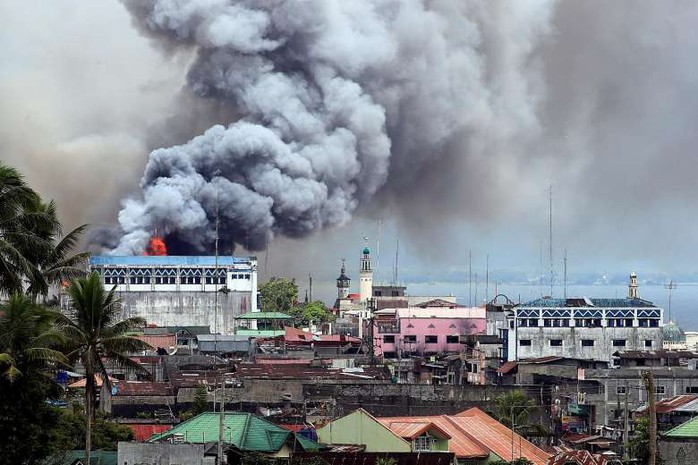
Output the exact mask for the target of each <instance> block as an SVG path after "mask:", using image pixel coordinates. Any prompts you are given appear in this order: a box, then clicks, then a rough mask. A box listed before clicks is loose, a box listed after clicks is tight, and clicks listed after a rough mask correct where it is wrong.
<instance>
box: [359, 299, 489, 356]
mask: <svg viewBox="0 0 698 465" xmlns="http://www.w3.org/2000/svg"><path fill="white" fill-rule="evenodd" d="M374 315H375V317H374V319H373V339H374V341H375V350H376V355H383V356H384V357H386V358H398V357H408V356H414V355H420V356H423V355H435V354H439V353H444V352H461V351H462V350H463V348H464V346H463V344H464V343H465V340H464V339H463V338H462V337H461V336H468V335H476V334H483V333H484V332H485V309H484V308H483V307H463V306H461V305H457V304H455V303H453V302H448V301H445V300H440V299H436V300H432V301H429V302H424V303H422V304H421V305H418V306H414V307H407V308H387V309H383V310H378V311H376V312H375V313H374Z"/></svg>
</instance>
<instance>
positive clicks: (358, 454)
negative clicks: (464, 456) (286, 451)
mask: <svg viewBox="0 0 698 465" xmlns="http://www.w3.org/2000/svg"><path fill="white" fill-rule="evenodd" d="M355 449H357V447H356V446H337V447H333V448H332V449H331V451H329V452H320V453H312V454H310V453H306V452H300V453H298V452H297V453H295V454H293V457H294V458H295V459H300V461H301V463H312V462H314V461H315V460H317V459H318V458H319V459H321V461H322V463H326V464H328V465H366V464H369V463H378V461H379V459H392V460H394V462H395V465H451V464H453V454H452V453H450V452H429V453H426V454H415V453H413V452H362V451H357V450H355Z"/></svg>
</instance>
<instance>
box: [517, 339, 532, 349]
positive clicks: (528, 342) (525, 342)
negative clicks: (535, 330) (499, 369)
mask: <svg viewBox="0 0 698 465" xmlns="http://www.w3.org/2000/svg"><path fill="white" fill-rule="evenodd" d="M519 345H520V346H526V347H530V346H531V340H530V339H520V340H519Z"/></svg>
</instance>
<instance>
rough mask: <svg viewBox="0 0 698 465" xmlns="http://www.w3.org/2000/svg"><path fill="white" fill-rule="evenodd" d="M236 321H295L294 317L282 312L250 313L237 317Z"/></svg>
mask: <svg viewBox="0 0 698 465" xmlns="http://www.w3.org/2000/svg"><path fill="white" fill-rule="evenodd" d="M235 319H236V320H293V319H294V317H293V316H291V315H288V314H286V313H281V312H249V313H244V314H242V315H238V316H236V317H235Z"/></svg>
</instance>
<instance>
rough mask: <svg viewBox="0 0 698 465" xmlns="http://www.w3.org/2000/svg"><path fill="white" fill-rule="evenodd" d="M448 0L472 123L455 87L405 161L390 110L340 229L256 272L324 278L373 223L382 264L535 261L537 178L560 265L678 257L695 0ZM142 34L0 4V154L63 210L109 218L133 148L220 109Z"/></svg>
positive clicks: (59, 12) (686, 246)
mask: <svg viewBox="0 0 698 465" xmlns="http://www.w3.org/2000/svg"><path fill="white" fill-rule="evenodd" d="M366 3H367V4H369V3H371V2H366ZM450 3H453V5H457V4H460V3H462V4H463V5H467V7H465V6H463V7H462V8H461V6H457V7H455V6H453V5H451V6H452V7H453V8H457V9H458V10H459V11H458V14H455V15H453V17H454V18H456V19H451V20H450V21H451V22H450V23H449V27H451V28H454V27H455V28H459V23H458V22H457V21H463V28H466V27H474V28H475V30H476V32H477V37H478V40H477V41H476V44H475V45H473V46H472V51H473V53H475V54H478V56H477V57H476V58H477V59H478V63H480V64H481V65H482V70H481V75H480V77H479V79H481V83H482V85H483V92H485V91H486V92H488V93H489V94H490V95H494V94H496V95H499V100H497V99H494V100H493V101H491V102H489V103H488V104H489V105H491V107H492V108H491V109H490V116H489V119H487V121H484V120H478V118H479V117H480V116H479V114H478V113H476V112H473V111H471V110H470V109H469V105H470V102H469V101H468V100H467V97H468V96H469V95H471V94H465V96H460V95H459V96H458V97H459V98H464V99H465V100H464V103H463V107H462V108H463V109H462V112H461V111H456V112H455V113H454V114H453V116H452V117H453V118H455V119H458V118H460V116H459V115H462V117H463V119H464V120H465V119H467V121H465V122H464V123H463V126H462V128H461V129H459V130H458V131H457V132H455V133H453V134H450V135H449V139H448V141H447V142H445V143H444V144H442V145H441V146H440V147H441V148H440V149H439V150H442V153H440V155H439V156H435V157H433V158H428V159H426V161H425V160H424V159H420V160H419V163H418V164H416V165H415V166H416V167H417V168H418V169H415V166H411V163H412V160H413V159H412V158H409V157H410V156H412V155H405V153H409V150H407V149H405V148H404V147H403V146H404V145H405V144H408V143H411V142H410V139H408V138H405V136H404V131H406V130H407V129H405V128H400V129H399V130H397V129H390V124H391V121H390V118H391V115H392V114H391V111H395V110H390V109H388V110H387V115H388V126H389V131H388V133H389V135H391V136H395V137H394V140H393V141H392V150H393V153H392V154H391V157H392V158H391V159H390V165H389V168H388V176H387V180H386V182H385V184H384V185H383V186H382V187H381V188H380V189H378V191H377V193H376V194H375V195H374V196H372V197H371V198H370V199H369V200H362V201H361V202H360V203H359V206H358V208H357V209H356V210H355V211H353V212H352V215H353V219H351V220H349V221H348V222H346V224H344V225H339V226H332V227H329V228H326V229H324V230H318V231H316V232H313V233H311V234H309V235H308V236H307V237H304V238H302V239H288V238H284V237H281V235H279V237H277V239H276V240H275V241H274V242H273V243H272V245H271V249H270V251H269V252H268V253H267V252H257V254H258V255H259V257H260V264H261V265H262V264H264V265H265V266H266V268H265V269H263V270H262V271H263V272H264V271H265V270H266V272H267V273H269V274H276V275H292V276H297V277H299V279H300V278H301V277H305V276H307V273H310V272H312V273H313V274H314V275H316V276H317V278H316V279H318V280H323V279H328V278H329V279H333V278H334V277H335V274H336V271H337V269H338V267H339V263H340V259H341V258H342V257H346V258H347V259H348V261H349V265H350V267H356V264H357V263H358V252H359V250H360V249H361V248H362V247H363V239H362V238H363V237H364V236H368V237H369V241H370V244H371V247H372V248H373V249H374V250H375V249H376V245H377V244H376V241H377V240H378V237H379V234H378V229H379V222H381V221H382V228H381V234H380V253H381V256H380V265H381V274H382V275H384V277H383V279H386V280H389V279H390V276H391V267H392V263H393V262H394V260H395V246H396V241H397V240H398V239H399V241H400V258H399V261H400V267H401V268H402V269H403V270H404V274H412V275H416V274H423V275H427V276H428V275H434V276H438V277H441V276H445V275H448V273H451V272H454V271H458V272H462V271H463V270H466V269H467V265H468V254H469V251H472V254H473V257H474V262H475V266H476V267H477V268H478V269H480V270H484V266H485V255H486V254H489V256H490V266H491V267H492V268H493V269H499V270H518V271H521V272H523V273H528V274H535V273H537V272H538V271H539V270H540V262H541V254H542V255H543V262H544V268H545V270H547V268H548V266H549V265H548V260H549V256H548V248H549V236H548V234H549V230H548V215H549V211H548V201H549V197H548V186H550V185H552V192H553V259H554V262H555V267H556V270H557V272H558V273H561V270H562V257H563V254H564V250H567V254H568V263H569V268H570V271H571V272H579V273H582V272H593V273H603V272H607V273H627V272H629V271H631V270H638V271H641V272H642V271H644V272H647V273H649V272H657V273H665V274H667V275H672V274H680V273H689V272H692V271H694V270H696V268H698V267H696V265H695V262H696V260H695V257H696V252H695V250H696V247H695V242H696V238H697V237H698V218H697V216H696V214H695V210H696V209H695V203H696V198H697V194H698V182H697V181H696V176H697V175H698V157H697V156H696V153H695V151H696V147H697V146H698V144H697V142H698V141H697V140H696V139H697V138H698V130H697V129H698V128H697V127H696V126H697V125H698V118H697V117H696V116H697V115H698V61H696V56H698V28H696V27H695V25H696V24H698V4H696V3H694V2H685V1H664V2H656V1H584V2H580V1H560V2H553V1H530V2H525V1H524V2H517V4H518V6H517V8H518V11H516V12H515V13H516V14H513V13H512V12H508V11H507V10H509V9H510V8H509V7H510V6H511V5H509V7H507V4H506V3H504V2H484V4H486V5H487V6H482V5H480V4H479V3H480V2H461V1H458V2H447V1H445V2H442V4H444V5H448V4H450ZM443 11H446V8H445V7H444V10H443ZM521 18H523V19H521ZM469 19H472V22H467V24H466V21H465V20H469ZM453 30H456V29H451V31H453ZM531 31H533V32H531ZM141 33H142V31H140V32H139V29H138V28H136V27H135V26H134V22H133V17H132V16H131V14H129V12H128V11H127V9H126V8H125V7H124V5H123V4H122V3H120V2H119V1H116V0H93V1H89V2H84V1H77V0H60V1H56V2H45V1H38V0H27V1H22V2H19V1H13V0H0V50H1V51H2V57H3V60H2V61H3V64H2V66H0V101H1V102H2V105H0V158H1V159H2V160H3V161H5V162H8V163H10V164H12V165H14V166H16V167H17V168H19V169H20V170H21V171H23V172H24V173H25V174H26V175H27V178H28V180H29V181H30V182H31V183H32V184H33V185H34V186H36V188H37V189H38V190H39V191H40V192H41V193H42V194H44V195H45V196H47V197H50V198H55V199H56V200H57V202H58V204H59V211H60V213H61V215H62V218H63V219H64V221H65V222H66V224H67V225H68V226H75V225H78V224H81V223H85V222H87V223H90V224H93V225H102V224H115V223H116V221H117V215H118V213H119V210H120V208H121V202H122V199H124V198H126V197H129V196H133V197H134V198H137V197H138V196H140V195H141V194H140V191H139V183H140V179H141V177H142V176H143V170H144V167H145V165H146V163H147V160H148V154H149V153H150V151H151V150H153V149H155V148H157V147H160V146H169V145H173V144H180V143H183V142H185V141H187V140H189V139H190V138H191V137H194V136H196V135H198V134H201V133H202V132H203V131H205V130H206V128H208V127H209V126H211V125H212V124H215V123H224V124H228V123H231V122H232V121H233V120H234V118H236V116H234V115H233V114H231V112H230V111H227V110H226V109H223V110H221V109H220V108H217V107H216V105H214V104H212V103H211V102H206V101H200V100H198V99H197V98H194V97H192V96H191V95H189V92H188V89H187V79H186V74H187V71H188V69H189V68H190V66H191V64H192V60H193V56H194V52H195V51H193V50H190V49H186V48H184V49H182V50H176V51H174V52H173V51H167V52H164V51H163V47H162V43H157V42H155V41H154V40H153V39H152V38H146V37H144V36H143V35H142V34H141ZM395 37H397V39H396V40H400V37H401V36H399V35H396V36H395ZM523 42H525V43H523ZM451 46H453V44H451ZM522 48H523V50H522ZM349 51H350V52H351V47H349ZM512 57H513V58H512ZM449 59H450V58H449V56H444V57H443V60H444V62H445V63H449ZM435 66H436V69H437V70H438V69H441V68H439V67H438V66H441V65H439V64H437V65H435ZM444 69H446V70H449V69H451V68H449V67H446V68H444ZM457 77H458V76H450V78H451V81H452V82H456V83H458V86H460V85H461V84H460V82H459V81H458V79H456V78H457ZM463 79H464V80H463V82H462V86H472V85H474V84H473V83H472V82H470V81H467V80H466V79H465V77H464V78H463ZM521 80H523V81H524V84H525V85H523V84H522V85H521V86H518V84H517V83H519V81H521ZM425 82H427V81H425ZM420 85H422V86H424V83H423V82H422V83H421V84H420ZM451 85H453V84H451ZM507 86H509V87H508V90H507V91H506V92H504V91H501V88H502V87H507ZM519 87H520V88H519ZM418 89H420V92H428V87H418ZM512 89H514V90H512ZM367 92H369V93H370V90H369V91H367ZM450 92H452V89H450ZM498 92H501V93H499V94H497V93H498ZM372 95H373V94H372ZM376 95H377V94H376ZM449 95H450V94H449ZM440 97H443V96H439V95H437V96H435V97H433V98H434V99H438V98H440ZM430 99H431V97H430ZM517 99H520V100H521V101H520V102H518V101H515V100H517ZM376 100H377V101H379V102H381V99H380V96H379V97H376ZM415 102H417V103H415ZM418 102H419V100H418V99H415V100H413V101H411V104H412V105H413V106H412V107H411V110H413V111H417V112H419V111H420V107H419V105H418ZM476 103H477V102H473V105H475V104H476ZM415 105H416V106H415ZM428 111H433V109H432V108H428V109H426V110H425V112H428ZM449 111H453V110H449ZM524 111H525V112H526V114H525V115H523V116H522V115H521V114H520V112H524ZM492 115H494V116H492ZM424 118H426V117H424ZM424 118H422V119H421V120H420V119H419V118H416V119H414V120H413V121H412V122H411V124H412V125H413V126H416V127H414V128H410V129H411V130H412V131H418V132H419V131H421V130H422V128H421V127H420V126H419V125H418V124H420V123H421V124H427V122H425V121H424ZM415 121H416V123H415ZM408 122H409V121H408ZM391 131H392V132H391ZM399 131H403V132H399ZM425 131H426V130H425ZM399 152H400V153H399ZM481 272H482V271H481Z"/></svg>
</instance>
